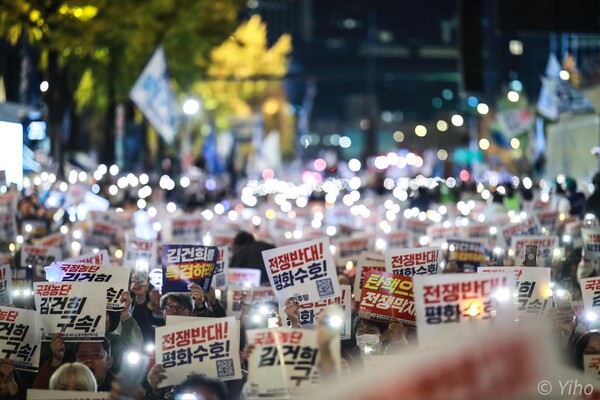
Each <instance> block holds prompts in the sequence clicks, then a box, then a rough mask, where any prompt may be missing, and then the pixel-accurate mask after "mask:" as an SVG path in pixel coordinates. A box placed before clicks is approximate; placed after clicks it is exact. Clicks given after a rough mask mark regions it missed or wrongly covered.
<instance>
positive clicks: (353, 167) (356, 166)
mask: <svg viewBox="0 0 600 400" xmlns="http://www.w3.org/2000/svg"><path fill="white" fill-rule="evenodd" d="M361 167H362V164H361V163H360V160H358V159H356V158H353V159H351V160H350V161H348V169H350V171H352V172H358V171H360V168H361Z"/></svg>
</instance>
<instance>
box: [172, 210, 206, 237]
mask: <svg viewBox="0 0 600 400" xmlns="http://www.w3.org/2000/svg"><path fill="white" fill-rule="evenodd" d="M203 233H204V219H203V218H202V217H200V216H192V215H185V216H182V217H176V218H173V219H172V220H171V240H172V241H174V242H175V241H179V242H186V241H192V242H193V241H197V242H200V243H202V235H203Z"/></svg>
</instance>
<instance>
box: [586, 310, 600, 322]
mask: <svg viewBox="0 0 600 400" xmlns="http://www.w3.org/2000/svg"><path fill="white" fill-rule="evenodd" d="M585 318H586V319H587V320H588V321H590V322H594V321H596V320H597V319H598V315H596V313H593V312H591V311H589V312H588V313H587V314H585Z"/></svg>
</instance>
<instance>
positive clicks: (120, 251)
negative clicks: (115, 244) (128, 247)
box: [115, 249, 123, 258]
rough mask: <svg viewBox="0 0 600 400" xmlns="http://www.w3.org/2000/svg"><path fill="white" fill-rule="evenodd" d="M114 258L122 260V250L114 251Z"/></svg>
mask: <svg viewBox="0 0 600 400" xmlns="http://www.w3.org/2000/svg"><path fill="white" fill-rule="evenodd" d="M115 257H117V258H122V257H123V250H121V249H117V250H115Z"/></svg>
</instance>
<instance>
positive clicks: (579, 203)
mask: <svg viewBox="0 0 600 400" xmlns="http://www.w3.org/2000/svg"><path fill="white" fill-rule="evenodd" d="M565 189H566V191H565V194H566V197H567V200H569V204H570V205H571V211H570V213H571V215H574V216H577V217H579V218H580V219H583V216H584V211H585V204H586V202H585V195H584V194H583V193H582V192H580V191H578V190H577V181H575V179H573V178H571V177H567V178H565Z"/></svg>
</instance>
